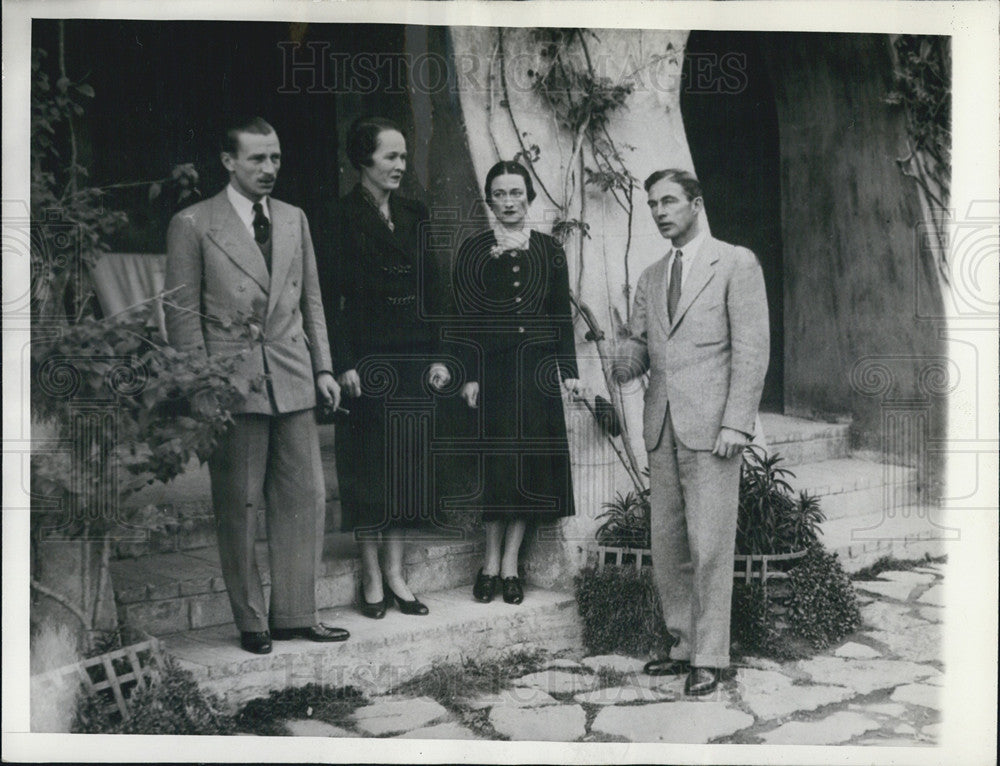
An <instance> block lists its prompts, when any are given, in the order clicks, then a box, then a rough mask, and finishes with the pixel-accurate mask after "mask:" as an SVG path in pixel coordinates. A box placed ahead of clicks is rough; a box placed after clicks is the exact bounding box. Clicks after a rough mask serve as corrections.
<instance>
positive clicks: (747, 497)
mask: <svg viewBox="0 0 1000 766" xmlns="http://www.w3.org/2000/svg"><path fill="white" fill-rule="evenodd" d="M782 459H783V458H782V457H781V455H779V454H778V453H774V454H772V455H769V454H768V453H767V452H766V451H765V450H764V449H762V448H761V447H758V446H756V445H753V444H751V445H749V446H748V447H747V448H746V449H745V450H744V451H743V465H742V470H741V472H740V492H739V511H738V513H737V518H736V562H737V564H743V565H744V573H745V577H744V579H746V580H749V579H751V574H752V573H753V572H754V571H755V569H756V568H757V567H759V571H757V572H756V574H754V576H756V577H759V578H760V579H761V580H762V581H766V580H767V579H768V569H769V566H774V565H776V566H777V567H779V570H778V571H780V567H782V566H786V565H788V564H790V563H792V562H794V560H795V559H797V558H800V557H801V556H803V555H805V552H806V550H807V549H808V548H809V546H810V545H814V544H815V543H816V542H817V541H818V539H819V531H820V524H822V523H823V521H824V520H825V518H826V517H825V516H824V514H823V510H822V509H821V508H820V506H819V501H818V500H817V498H816V497H814V496H812V495H810V494H808V493H806V492H800V493H799V495H798V497H795V495H794V492H793V490H792V487H791V485H790V484H789V483H788V481H787V479H786V477H791V476H794V474H793V473H792V472H791V471H790V470H788V469H787V468H782V467H780V466H779V465H778V464H779V463H780V462H781V461H782ZM779 576H780V575H779Z"/></svg>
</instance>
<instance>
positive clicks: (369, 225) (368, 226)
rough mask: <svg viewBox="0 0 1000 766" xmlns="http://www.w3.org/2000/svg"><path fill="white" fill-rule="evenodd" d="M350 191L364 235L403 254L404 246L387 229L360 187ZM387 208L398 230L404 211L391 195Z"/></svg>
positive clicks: (404, 251)
mask: <svg viewBox="0 0 1000 766" xmlns="http://www.w3.org/2000/svg"><path fill="white" fill-rule="evenodd" d="M352 193H353V194H354V196H355V199H354V206H355V210H356V211H357V215H358V216H359V221H360V222H361V224H362V225H361V230H362V231H363V232H364V233H365V235H366V236H369V237H371V239H373V240H376V241H378V242H380V243H381V244H382V245H383V246H385V247H391V248H393V249H394V250H398V251H399V252H401V253H404V254H405V253H406V248H404V247H403V246H402V245H401V244H400V242H399V239H398V238H397V237H396V235H395V234H394V233H393V232H391V231H389V227H388V226H386V225H385V221H383V220H382V216H381V215H379V212H378V210H376V209H375V207H374V206H373V205H372V204H371V203H370V202H368V200H366V199H365V198H364V197H363V196H362V194H361V190H360V188H355V189H354V191H353V192H352ZM389 209H390V212H391V214H392V220H393V224H394V225H395V227H396V230H397V231H398V230H399V228H400V226H402V225H403V216H404V215H405V213H404V212H403V209H402V208H401V207H400V206H399V205H398V204H397V203H396V200H395V199H394V198H393V197H389Z"/></svg>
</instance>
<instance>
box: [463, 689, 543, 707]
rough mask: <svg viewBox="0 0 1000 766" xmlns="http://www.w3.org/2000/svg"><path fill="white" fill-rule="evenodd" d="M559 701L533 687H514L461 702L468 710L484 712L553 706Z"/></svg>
mask: <svg viewBox="0 0 1000 766" xmlns="http://www.w3.org/2000/svg"><path fill="white" fill-rule="evenodd" d="M558 702H559V701H558V700H557V699H556V698H555V697H553V696H552V695H551V694H548V693H547V692H544V691H542V690H541V689H538V688H536V687H534V686H515V687H514V688H512V689H503V690H501V691H500V692H499V693H498V694H483V695H480V696H478V697H472V698H470V699H467V700H462V706H463V707H466V708H468V709H469V710H485V709H486V708H491V707H498V706H499V707H504V706H506V707H517V708H524V707H542V706H543V705H555V704H557V703H558Z"/></svg>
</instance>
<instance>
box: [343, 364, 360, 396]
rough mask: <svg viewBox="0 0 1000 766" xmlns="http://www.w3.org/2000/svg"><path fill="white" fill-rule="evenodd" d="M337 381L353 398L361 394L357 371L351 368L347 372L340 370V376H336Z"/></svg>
mask: <svg viewBox="0 0 1000 766" xmlns="http://www.w3.org/2000/svg"><path fill="white" fill-rule="evenodd" d="M337 382H338V383H340V387H341V388H342V389H344V392H345V393H346V394H347V395H348V396H350V397H353V398H355V399H357V398H358V397H359V396H361V378H360V377H358V371H357V370H354V369H351V370H348V371H347V372H342V373H341V374H340V377H339V378H337Z"/></svg>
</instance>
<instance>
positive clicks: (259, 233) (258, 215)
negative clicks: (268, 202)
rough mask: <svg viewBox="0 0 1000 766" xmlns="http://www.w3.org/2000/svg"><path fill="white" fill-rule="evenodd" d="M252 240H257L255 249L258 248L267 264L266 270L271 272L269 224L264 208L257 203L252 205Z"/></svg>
mask: <svg viewBox="0 0 1000 766" xmlns="http://www.w3.org/2000/svg"><path fill="white" fill-rule="evenodd" d="M253 238H254V239H255V240H257V247H259V248H260V252H261V254H262V255H263V256H264V262H265V263H266V264H267V270H268V271H270V270H271V243H270V239H271V222H270V221H269V220H267V216H266V215H264V208H263V207H262V206H261V204H260V203H259V202H254V203H253Z"/></svg>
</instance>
